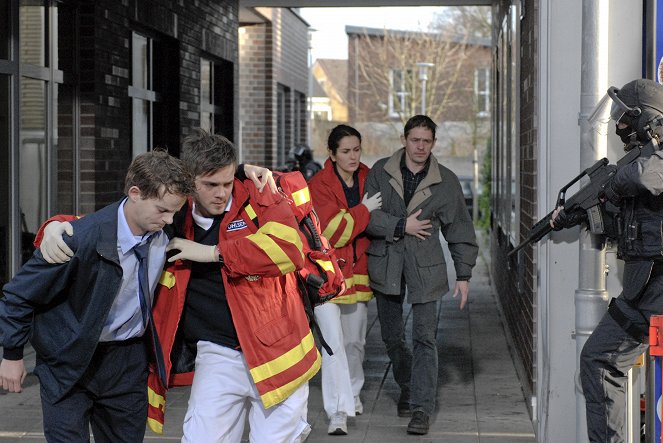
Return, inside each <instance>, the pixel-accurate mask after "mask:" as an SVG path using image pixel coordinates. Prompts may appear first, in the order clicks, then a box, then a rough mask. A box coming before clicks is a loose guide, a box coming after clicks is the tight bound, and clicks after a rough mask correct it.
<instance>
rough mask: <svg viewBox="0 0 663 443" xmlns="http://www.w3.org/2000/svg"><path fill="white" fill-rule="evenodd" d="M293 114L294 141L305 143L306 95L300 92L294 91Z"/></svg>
mask: <svg viewBox="0 0 663 443" xmlns="http://www.w3.org/2000/svg"><path fill="white" fill-rule="evenodd" d="M293 114H294V115H293V118H294V129H293V131H294V134H293V135H294V142H295V144H301V143H306V96H305V95H304V94H303V93H301V92H295V103H294V112H293Z"/></svg>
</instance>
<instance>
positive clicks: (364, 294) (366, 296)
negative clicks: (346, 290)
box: [355, 291, 373, 301]
mask: <svg viewBox="0 0 663 443" xmlns="http://www.w3.org/2000/svg"><path fill="white" fill-rule="evenodd" d="M355 295H356V296H357V301H369V300H370V299H372V298H373V291H357V292H355Z"/></svg>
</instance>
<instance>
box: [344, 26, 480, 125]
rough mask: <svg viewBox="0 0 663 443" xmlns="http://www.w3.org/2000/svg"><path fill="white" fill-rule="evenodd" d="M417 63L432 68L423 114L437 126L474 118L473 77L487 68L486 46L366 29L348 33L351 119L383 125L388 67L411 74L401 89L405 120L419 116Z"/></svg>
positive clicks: (438, 37)
mask: <svg viewBox="0 0 663 443" xmlns="http://www.w3.org/2000/svg"><path fill="white" fill-rule="evenodd" d="M359 29H361V28H359ZM378 34H379V35H378ZM418 62H429V63H433V64H434V65H435V66H433V67H431V68H429V69H428V71H427V75H428V81H427V83H426V108H427V114H428V115H430V116H431V117H432V118H433V119H434V120H436V121H437V122H444V121H470V120H473V119H474V118H475V110H474V73H475V70H476V69H478V68H486V69H487V68H489V67H490V64H491V51H490V47H489V46H483V45H477V44H467V45H459V44H457V43H454V42H451V41H450V40H449V39H445V38H443V37H442V36H441V35H440V34H427V33H403V32H400V31H389V30H386V31H384V30H371V29H369V30H367V31H361V30H360V31H357V32H355V31H350V32H348V97H349V99H348V101H349V104H350V106H349V115H350V121H351V122H354V123H358V122H371V121H384V120H385V119H386V118H388V100H389V94H390V75H389V73H390V71H391V70H392V69H398V70H409V71H410V73H409V75H407V77H406V80H405V85H404V86H405V91H407V92H408V93H409V95H408V96H407V98H406V101H407V103H408V107H407V109H406V111H405V119H407V118H409V117H410V116H411V115H413V114H419V113H420V112H421V81H420V80H419V71H418V68H417V66H416V63H418ZM394 101H396V98H394Z"/></svg>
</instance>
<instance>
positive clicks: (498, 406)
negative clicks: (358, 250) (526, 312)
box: [0, 247, 535, 443]
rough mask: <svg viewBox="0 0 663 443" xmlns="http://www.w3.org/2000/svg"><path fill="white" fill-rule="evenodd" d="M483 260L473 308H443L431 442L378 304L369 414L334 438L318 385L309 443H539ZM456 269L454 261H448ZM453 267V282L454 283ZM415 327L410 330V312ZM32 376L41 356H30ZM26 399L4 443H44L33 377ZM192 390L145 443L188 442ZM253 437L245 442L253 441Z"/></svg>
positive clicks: (3, 397)
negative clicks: (413, 426)
mask: <svg viewBox="0 0 663 443" xmlns="http://www.w3.org/2000/svg"><path fill="white" fill-rule="evenodd" d="M482 249H483V251H484V252H483V253H482V254H481V255H480V257H479V261H478V263H477V267H476V268H475V272H474V276H473V278H472V282H471V294H470V302H469V304H468V307H466V308H465V310H463V311H460V310H459V309H458V300H455V299H453V298H451V296H450V295H447V296H445V297H444V298H443V300H442V302H441V303H440V304H439V306H440V322H439V325H438V327H439V329H438V347H439V379H438V380H439V382H438V392H437V408H436V413H435V415H434V416H433V417H432V418H431V427H430V432H429V433H428V435H425V436H412V435H407V434H406V432H405V430H406V427H407V424H408V420H409V419H408V418H399V417H398V416H397V415H396V400H397V398H398V394H399V388H398V386H397V385H396V383H395V382H394V380H393V377H392V375H391V368H390V365H389V359H388V358H387V356H386V352H385V349H384V345H383V344H382V340H381V338H380V324H379V322H378V320H377V312H376V307H375V301H371V302H370V304H369V309H368V317H369V327H368V337H367V343H366V360H365V362H364V370H365V374H366V382H365V385H364V389H363V391H362V394H361V398H362V401H363V403H364V414H363V415H360V416H358V417H355V418H349V419H348V435H347V436H330V435H327V424H328V421H327V417H326V415H325V412H324V410H323V407H322V396H321V389H320V374H318V375H317V376H316V377H315V378H314V379H313V380H312V381H311V383H310V399H309V417H308V419H309V423H310V424H311V426H312V428H313V429H312V432H311V435H310V436H309V438H308V440H307V442H308V443H327V442H337V443H338V442H364V443H392V442H394V443H396V442H445V443H470V442H471V443H533V442H535V437H534V432H533V426H532V422H531V420H530V416H529V413H528V408H527V403H526V400H525V399H524V397H523V392H522V389H521V386H520V382H519V380H518V378H517V376H516V371H515V369H514V364H513V360H512V356H511V350H510V349H509V346H508V344H507V340H506V337H505V331H504V328H503V324H502V319H501V317H500V314H499V311H498V309H497V306H496V303H495V295H494V291H493V289H492V287H491V284H490V276H489V273H488V266H487V254H486V253H485V251H486V248H485V247H484V248H482ZM448 262H449V263H451V260H448ZM453 278H454V276H453V267H450V279H451V281H453ZM407 315H408V324H409V323H410V321H411V319H410V315H409V311H408V312H407ZM26 352H27V355H26V362H27V364H28V370H30V369H31V368H33V367H34V353H33V352H32V350H31V349H29V350H28V349H26ZM24 387H25V389H24V391H23V393H21V394H7V393H6V392H0V443H9V442H17V443H32V442H43V441H45V440H44V437H43V433H42V420H41V407H40V401H39V386H38V381H37V380H36V378H35V377H34V376H33V375H29V376H28V378H27V380H26V383H25V385H24ZM188 394H189V392H188V389H183V388H178V389H173V390H171V391H170V392H169V395H168V404H167V406H166V427H165V432H164V434H163V435H161V436H158V435H155V434H152V433H151V432H150V431H147V433H146V436H145V442H150V443H152V442H172V441H179V439H180V438H181V432H182V431H181V425H182V420H183V417H184V413H185V411H186V403H187V399H188ZM246 435H247V433H246V432H245V439H244V441H248V438H246Z"/></svg>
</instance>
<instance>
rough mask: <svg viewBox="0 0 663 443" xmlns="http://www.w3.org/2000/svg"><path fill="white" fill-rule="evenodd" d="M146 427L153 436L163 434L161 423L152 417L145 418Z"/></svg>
mask: <svg viewBox="0 0 663 443" xmlns="http://www.w3.org/2000/svg"><path fill="white" fill-rule="evenodd" d="M147 426H148V427H149V428H150V431H152V432H154V433H155V434H163V423H161V422H160V421H159V420H155V419H153V418H152V417H147Z"/></svg>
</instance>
